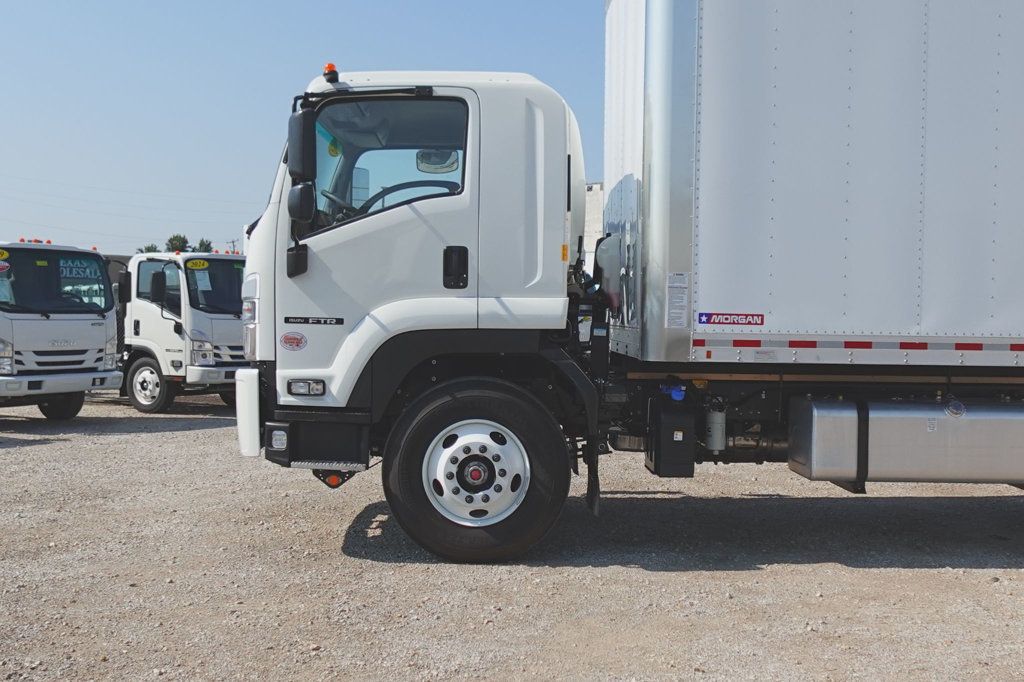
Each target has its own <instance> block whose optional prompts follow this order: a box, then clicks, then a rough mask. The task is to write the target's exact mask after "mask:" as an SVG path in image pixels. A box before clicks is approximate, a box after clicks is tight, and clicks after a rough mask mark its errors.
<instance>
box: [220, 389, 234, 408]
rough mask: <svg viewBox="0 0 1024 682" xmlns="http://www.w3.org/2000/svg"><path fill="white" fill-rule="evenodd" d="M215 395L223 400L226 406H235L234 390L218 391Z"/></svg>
mask: <svg viewBox="0 0 1024 682" xmlns="http://www.w3.org/2000/svg"><path fill="white" fill-rule="evenodd" d="M217 395H219V396H220V399H221V400H223V401H224V404H225V405H227V406H228V407H234V406H235V392H234V391H218V392H217Z"/></svg>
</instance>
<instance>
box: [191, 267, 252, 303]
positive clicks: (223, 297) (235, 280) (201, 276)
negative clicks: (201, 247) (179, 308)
mask: <svg viewBox="0 0 1024 682" xmlns="http://www.w3.org/2000/svg"><path fill="white" fill-rule="evenodd" d="M244 269H245V263H244V262H243V261H240V260H227V259H223V258H221V259H216V258H191V259H189V260H187V261H185V281H186V284H187V285H188V300H189V305H191V306H192V307H193V308H196V309H197V310H202V311H203V312H205V313H220V314H227V315H240V314H241V313H242V273H243V270H244Z"/></svg>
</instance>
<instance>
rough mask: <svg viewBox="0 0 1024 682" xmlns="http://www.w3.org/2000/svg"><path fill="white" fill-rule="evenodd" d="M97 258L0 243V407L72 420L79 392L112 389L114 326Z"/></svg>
mask: <svg viewBox="0 0 1024 682" xmlns="http://www.w3.org/2000/svg"><path fill="white" fill-rule="evenodd" d="M114 316H115V313H114V297H113V294H112V292H111V288H110V280H109V278H108V277H107V271H106V268H105V267H104V264H103V259H102V258H101V257H100V256H99V254H97V253H94V252H92V251H84V250H82V249H76V248H74V247H70V246H57V245H54V244H49V243H43V242H42V241H40V240H32V241H24V240H23V241H21V242H12V243H6V244H4V243H0V407H4V406H9V407H13V406H16V405H38V406H39V410H40V411H41V412H42V413H43V415H44V416H46V417H47V418H48V419H71V418H72V417H74V416H75V415H77V414H78V412H79V411H80V410H81V409H82V403H83V401H84V400H85V392H86V391H91V390H101V389H110V388H114V389H116V388H118V386H120V384H121V373H120V372H118V371H117V368H116V366H115V365H116V361H117V356H116V344H117V334H116V322H115V317H114Z"/></svg>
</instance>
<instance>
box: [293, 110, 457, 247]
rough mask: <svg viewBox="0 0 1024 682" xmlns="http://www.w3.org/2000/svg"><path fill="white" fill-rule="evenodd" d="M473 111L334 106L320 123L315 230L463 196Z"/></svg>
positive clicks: (326, 112) (319, 116) (321, 117)
mask: <svg viewBox="0 0 1024 682" xmlns="http://www.w3.org/2000/svg"><path fill="white" fill-rule="evenodd" d="M468 128H469V109H468V107H467V106H466V102H465V101H463V100H459V99H455V98H443V97H429V98H420V97H397V98H389V97H377V98H373V99H367V100H346V101H343V102H336V103H332V104H328V105H326V106H324V107H323V109H321V110H320V112H319V114H318V117H317V123H316V133H317V139H316V163H317V175H316V182H315V183H314V187H315V190H316V202H317V204H316V208H317V215H316V220H315V223H314V224H313V225H312V226H311V227H310V231H318V230H323V229H327V228H331V227H337V226H340V225H344V224H345V223H348V222H351V221H353V220H358V219H360V218H362V217H364V216H368V215H373V214H375V213H380V212H382V211H387V210H389V209H392V208H395V207H397V206H402V205H405V204H409V203H412V202H415V201H423V200H426V199H432V198H435V197H444V196H450V195H453V194H458V193H460V192H461V191H462V190H463V187H464V184H465V174H466V163H465V161H466V158H465V157H466V140H467V134H468Z"/></svg>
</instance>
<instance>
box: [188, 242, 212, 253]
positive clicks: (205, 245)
mask: <svg viewBox="0 0 1024 682" xmlns="http://www.w3.org/2000/svg"><path fill="white" fill-rule="evenodd" d="M192 250H193V251H198V252H199V253H210V252H211V251H213V242H211V241H210V240H209V239H200V240H199V244H197V245H196V247H195V248H194V249H192Z"/></svg>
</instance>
